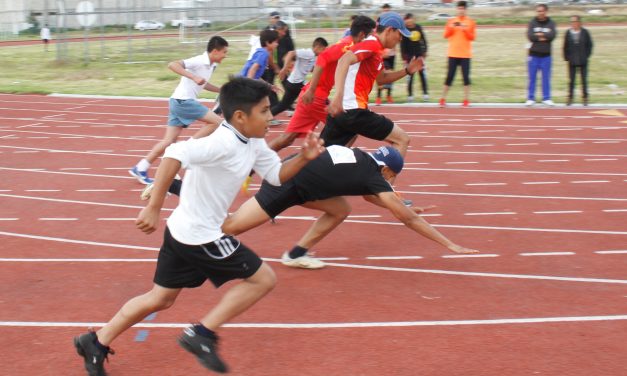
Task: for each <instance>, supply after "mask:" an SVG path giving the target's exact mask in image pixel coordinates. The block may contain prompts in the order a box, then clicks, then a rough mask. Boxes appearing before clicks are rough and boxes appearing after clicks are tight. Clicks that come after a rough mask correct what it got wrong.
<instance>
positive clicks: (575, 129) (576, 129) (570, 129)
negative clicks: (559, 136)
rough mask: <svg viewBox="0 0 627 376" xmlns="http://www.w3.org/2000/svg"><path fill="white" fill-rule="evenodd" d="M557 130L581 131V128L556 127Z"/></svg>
mask: <svg viewBox="0 0 627 376" xmlns="http://www.w3.org/2000/svg"><path fill="white" fill-rule="evenodd" d="M555 130H556V131H580V130H581V128H555Z"/></svg>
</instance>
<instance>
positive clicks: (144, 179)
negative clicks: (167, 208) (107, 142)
mask: <svg viewBox="0 0 627 376" xmlns="http://www.w3.org/2000/svg"><path fill="white" fill-rule="evenodd" d="M128 173H129V174H131V176H134V177H135V178H136V179H137V180H138V181H139V182H140V183H142V184H146V185H148V184H152V182H154V179H151V178H149V177H148V172H147V171H139V170H138V169H137V166H135V167H133V168H131V169H130V170H128Z"/></svg>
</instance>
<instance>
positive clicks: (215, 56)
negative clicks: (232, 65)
mask: <svg viewBox="0 0 627 376" xmlns="http://www.w3.org/2000/svg"><path fill="white" fill-rule="evenodd" d="M227 52H229V48H228V47H223V48H222V49H217V48H214V49H213V50H211V52H209V59H211V62H212V63H218V64H220V63H221V62H222V60H224V58H225V57H226V54H227Z"/></svg>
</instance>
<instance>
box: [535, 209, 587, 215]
mask: <svg viewBox="0 0 627 376" xmlns="http://www.w3.org/2000/svg"><path fill="white" fill-rule="evenodd" d="M578 213H583V211H581V210H548V211H534V212H533V214H578Z"/></svg>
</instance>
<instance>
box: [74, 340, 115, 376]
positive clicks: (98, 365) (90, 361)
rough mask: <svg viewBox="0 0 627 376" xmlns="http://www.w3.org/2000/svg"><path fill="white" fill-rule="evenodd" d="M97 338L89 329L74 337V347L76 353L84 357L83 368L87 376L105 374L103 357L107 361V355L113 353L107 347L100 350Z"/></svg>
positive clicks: (101, 375) (103, 375) (104, 375)
mask: <svg viewBox="0 0 627 376" xmlns="http://www.w3.org/2000/svg"><path fill="white" fill-rule="evenodd" d="M97 339H98V337H96V333H95V332H93V331H91V330H90V331H89V332H88V333H85V334H83V335H80V336H78V337H74V347H76V352H77V353H78V355H80V356H82V357H83V358H84V359H85V369H86V370H87V374H88V375H89V376H106V375H107V373H106V372H105V369H104V364H103V363H104V361H105V359H106V360H107V361H109V358H108V355H109V354H112V355H113V354H114V352H113V350H111V349H110V348H109V347H106V350H105V351H102V350H101V349H100V348H99V347H98V346H97V345H96V340H97Z"/></svg>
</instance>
